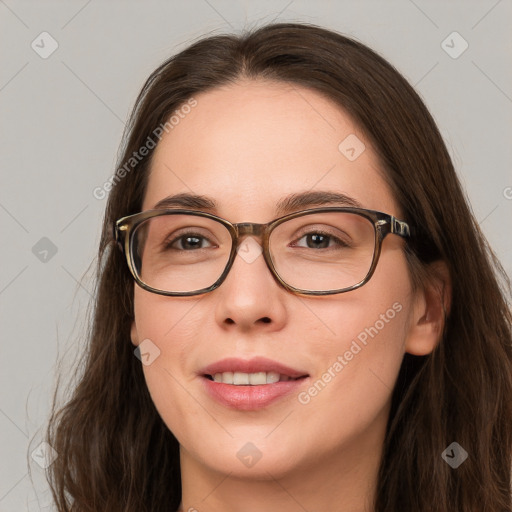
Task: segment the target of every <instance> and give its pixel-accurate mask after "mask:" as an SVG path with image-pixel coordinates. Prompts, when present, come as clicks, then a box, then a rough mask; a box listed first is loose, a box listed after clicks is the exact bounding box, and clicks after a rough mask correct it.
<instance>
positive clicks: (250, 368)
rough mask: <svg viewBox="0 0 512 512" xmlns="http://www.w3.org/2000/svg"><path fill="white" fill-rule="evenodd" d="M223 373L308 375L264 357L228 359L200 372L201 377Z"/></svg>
mask: <svg viewBox="0 0 512 512" xmlns="http://www.w3.org/2000/svg"><path fill="white" fill-rule="evenodd" d="M224 372H242V373H258V372H277V373H279V374H280V375H286V376H288V377H291V378H293V379H295V378H297V377H303V376H307V375H308V373H307V372H305V371H301V370H297V369H295V368H290V367H289V366H286V365H284V364H281V363H278V362H277V361H272V360H271V359H267V358H266V357H254V358H253V359H249V360H245V359H238V358H235V357H229V358H227V359H222V360H220V361H217V362H215V363H212V364H209V365H208V366H206V367H204V368H203V369H202V370H201V371H200V373H201V374H202V375H215V374H216V373H224Z"/></svg>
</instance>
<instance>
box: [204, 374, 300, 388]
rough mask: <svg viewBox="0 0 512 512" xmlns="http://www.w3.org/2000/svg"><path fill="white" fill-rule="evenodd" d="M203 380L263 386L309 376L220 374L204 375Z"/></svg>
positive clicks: (234, 384)
mask: <svg viewBox="0 0 512 512" xmlns="http://www.w3.org/2000/svg"><path fill="white" fill-rule="evenodd" d="M203 377H204V378H206V379H208V380H210V381H213V382H219V383H222V384H231V385H233V386H264V385H268V384H275V383H276V382H288V381H295V380H302V379H305V378H307V377H309V375H301V376H300V377H291V376H289V375H284V374H280V373H278V372H272V371H271V372H255V373H244V372H222V373H215V374H212V375H210V374H204V375H203Z"/></svg>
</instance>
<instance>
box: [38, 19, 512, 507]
mask: <svg viewBox="0 0 512 512" xmlns="http://www.w3.org/2000/svg"><path fill="white" fill-rule="evenodd" d="M241 78H246V79H263V80H272V81H276V80H277V81H280V82H285V83H289V84H296V85H298V86H303V87H308V88H311V89H313V90H315V91H317V92H319V93H322V94H323V95H325V96H326V97H328V98H329V99H330V100H332V101H333V102H335V103H336V104H338V105H339V106H340V107H341V108H342V109H344V111H345V112H347V113H348V114H349V115H350V116H351V117H352V119H353V120H354V121H355V122H356V123H357V124H358V125H359V126H360V128H361V129H362V130H363V132H364V133H365V135H366V136H367V137H368V140H370V141H371V143H372V144H373V146H374V148H375V149H376V150H377V154H378V157H379V159H380V164H381V166H382V168H383V169H385V175H386V179H387V180H388V182H389V184H390V185H391V190H393V192H394V198H395V200H396V201H397V204H398V205H399V206H400V209H401V213H402V215H403V217H404V220H406V221H407V222H409V223H410V224H411V225H412V226H413V227H414V230H415V231H414V237H413V239H412V240H411V243H410V244H408V246H407V247H408V248H407V258H408V263H409V268H410V271H411V277H412V280H413V283H415V285H417V286H421V285H422V283H424V282H425V280H426V279H427V280H428V279H429V272H430V271H431V267H432V266H431V265H429V264H430V263H432V262H435V261H437V260H443V261H444V262H446V264H447V266H448V269H449V272H450V277H451V282H452V303H451V309H450V313H449V315H448V316H447V318H446V322H445V329H444V332H443V336H442V339H441V341H440V343H439V344H438V346H437V347H436V349H435V350H434V351H433V352H432V353H431V354H429V355H428V356H422V357H418V356H412V355H409V354H406V355H405V357H404V360H403V362H402V366H401V370H400V374H399V377H398V380H397V382H396V385H395V388H394V391H393V398H392V408H391V412H390V416H389V421H388V425H387V433H386V439H385V444H384V452H383V457H382V460H381V465H380V470H379V478H378V487H377V493H376V501H375V510H376V511H377V512H384V511H388V512H397V511H407V512H408V511H412V510H414V511H416V512H427V511H431V512H440V511H446V512H448V511H449V512H452V511H453V512H481V511H483V510H485V511H486V512H498V511H499V512H504V511H508V512H511V511H512V504H511V463H512V404H511V398H512V341H511V338H512V336H511V312H510V310H509V309H508V307H507V303H506V299H505V297H506V296H508V295H509V294H510V283H509V281H508V278H507V276H506V274H505V272H504V271H503V269H502V268H501V266H500V264H499V262H498V261H497V259H496V257H495V255H494V253H493V252H492V250H491V249H490V248H489V246H488V244H487V242H486V240H485V238H484V236H483V235H482V233H481V231H480V229H479V227H478V224H477V223H476V222H475V219H474V218H473V215H472V213H471V210H470V208H469V206H468V202H467V200H466V198H465V195H464V193H463V191H462V189H461V186H460V184H459V181H458V179H457V176H456V173H455V170H454V167H453V164H452V162H451V159H450V157H449V154H448V151H447V149H446V147H445V144H444V142H443V139H442V137H441V135H440V133H439V131H438V129H437V127H436V125H435V122H434V121H433V119H432V117H431V115H430V114H429V112H428V110H427V108H426V107H425V105H424V104H423V102H422V101H421V99H420V97H419V96H418V94H417V93H416V92H415V91H414V90H413V88H412V87H411V86H410V85H409V84H408V83H407V81H406V80H405V79H404V78H403V77H402V76H401V75H400V73H399V72H398V71H397V70H396V69H395V68H394V67H392V66H391V65H390V64H389V63H388V62H387V61H385V60H384V59H383V58H382V57H380V56H379V55H378V54H377V53H375V52H374V51H372V50H371V49H369V48H368V47H366V46H365V45H363V44H361V43H359V42H357V41H356V40H354V39H351V38H347V37H344V36H342V35H340V34H338V33H335V32H333V31H329V30H325V29H323V28H320V27H317V26H314V25H311V24H291V23H290V24H288V23H280V24H271V25H266V26H263V27H260V28H257V29H254V30H251V31H247V32H244V33H243V34H242V35H240V36H238V35H218V36H210V37H207V38H204V39H202V40H199V41H196V42H194V43H193V44H191V45H190V46H189V47H188V48H186V49H185V50H184V51H182V52H181V53H179V54H177V55H175V56H173V57H171V58H170V59H168V60H167V61H166V62H164V63H163V64H162V65H161V66H159V67H158V69H156V70H155V71H154V72H153V73H152V74H151V76H150V77H149V78H148V80H147V81H146V83H145V85H144V87H143V89H142V91H141V93H140V95H139V96H138V98H137V100H136V103H135V106H134V108H133V111H132V114H131V117H130V119H129V122H128V124H127V129H126V132H125V135H124V139H123V141H124V142H123V145H122V148H121V151H120V154H119V162H118V164H119V167H120V166H122V165H123V164H124V163H125V162H126V161H127V160H128V159H129V158H130V156H131V155H132V154H133V153H134V152H136V151H138V150H139V148H141V147H142V146H144V145H145V144H146V141H147V138H148V137H149V136H150V135H151V134H152V133H153V131H154V130H155V128H157V127H158V126H161V125H163V124H164V123H165V122H166V121H167V120H168V119H169V118H170V116H171V115H172V114H173V112H174V111H175V110H176V109H178V108H179V107H180V106H181V105H184V104H185V103H186V102H187V100H189V99H190V98H192V97H193V96H194V95H197V94H199V93H201V92H205V91H208V90H210V89H212V88H215V87H217V86H220V85H226V84H230V83H236V82H237V81H239V80H240V79H241ZM151 154H152V152H150V153H149V154H148V155H147V156H146V157H144V158H143V159H142V160H141V161H140V162H138V163H137V165H136V166H135V167H134V168H133V169H132V170H130V171H129V172H126V173H125V174H126V175H125V176H123V177H122V179H118V180H117V181H116V182H115V184H114V186H113V188H112V191H111V193H110V195H109V198H108V205H107V208H106V213H105V218H104V224H103V233H102V238H101V244H100V248H99V258H98V262H99V263H98V269H97V290H96V296H95V303H94V310H93V318H92V321H91V324H90V332H89V333H88V340H89V341H88V345H87V346H86V351H85V352H84V358H83V360H82V362H81V364H80V366H79V368H77V375H78V376H79V377H78V384H77V386H76V388H74V389H73V392H72V395H71V397H70V398H69V400H68V401H67V403H66V404H65V405H64V406H62V407H60V408H57V406H56V400H55V398H54V403H53V408H52V415H51V418H50V421H49V425H48V430H47V442H48V443H50V444H51V445H52V446H53V448H54V449H55V450H56V451H57V452H58V454H59V456H58V458H57V459H56V461H55V462H54V463H53V465H52V466H51V467H50V484H51V488H52V493H53V496H54V500H55V502H56V503H57V506H58V511H59V512H65V511H73V512H86V511H88V512H100V511H109V512H117V511H119V512H120V511H125V512H143V511H147V512H160V511H162V512H163V511H166V512H169V511H173V510H175V509H177V507H178V505H179V503H180V500H181V481H180V466H179V446H178V442H177V440H176V438H175V437H174V436H173V434H172V433H171V432H170V431H169V429H168V428H167V426H166V425H165V424H164V422H163V421H162V419H161V418H160V416H159V414H158V412H157V410H156V409H155V406H154V404H153V402H152V400H151V397H150V395H149V392H148V390H147V386H146V383H145V380H144V376H143V372H142V369H141V364H140V361H139V360H138V359H137V358H136V357H134V353H133V348H134V347H133V345H132V344H131V342H130V325H131V322H132V320H133V287H134V282H133V279H132V277H131V275H130V273H129V271H128V268H127V265H126V262H125V260H124V257H123V254H122V253H121V251H119V250H118V249H117V247H115V243H114V241H113V235H112V226H113V223H114V221H115V220H117V219H118V218H120V217H122V216H125V215H129V214H132V213H136V212H139V211H140V210H141V205H142V200H143V197H144V192H145V187H146V180H147V176H148V169H149V166H150V160H151ZM454 441H456V442H457V443H459V444H460V445H461V446H462V447H463V448H464V449H465V450H466V451H467V452H468V454H469V456H468V459H467V460H466V461H465V462H464V463H463V464H462V465H460V466H459V467H458V468H457V469H452V468H451V467H450V466H449V465H448V464H447V463H446V462H445V461H444V460H443V458H442V457H441V454H442V452H443V451H444V450H445V448H446V447H447V446H448V445H450V444H451V443H452V442H454Z"/></svg>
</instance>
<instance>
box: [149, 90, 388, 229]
mask: <svg viewBox="0 0 512 512" xmlns="http://www.w3.org/2000/svg"><path fill="white" fill-rule="evenodd" d="M194 99H195V100H196V102H197V104H196V105H195V106H194V107H193V108H190V109H187V113H186V114H185V113H181V115H179V116H177V117H175V118H174V120H176V119H179V122H177V123H176V122H175V123H174V124H173V125H172V129H170V130H169V131H168V132H167V133H164V135H163V137H162V138H161V140H160V142H159V143H158V145H157V147H156V149H155V152H154V155H153V159H152V163H151V169H150V174H149V180H148V186H147V190H146V194H145V198H144V203H143V210H147V209H150V208H153V207H154V206H155V205H156V203H157V202H159V201H161V200H162V199H163V198H165V197H167V196H169V195H174V194H180V193H188V194H196V195H204V196H210V197H212V198H214V199H215V202H216V203H217V204H218V209H217V210H216V211H215V213H217V214H218V215H221V216H223V217H225V218H227V219H228V220H231V221H233V222H241V221H242V222H243V221H252V222H266V221H268V220H270V219H271V218H273V216H274V214H275V213H276V205H277V204H278V203H279V202H280V201H281V200H282V199H283V197H285V196H289V195H291V194H294V193H300V192H306V191H316V190H318V191H332V192H337V193H342V194H345V195H347V196H350V197H352V198H354V199H355V200H356V201H358V202H359V203H361V204H362V205H363V206H364V207H366V208H370V209H376V210H382V211H386V212H388V213H394V214H397V213H398V212H397V207H396V205H395V203H394V201H393V198H392V195H391V192H390V190H389V188H388V186H387V185H386V183H385V181H384V179H383V174H382V173H383V170H382V169H381V168H380V165H379V162H378V159H377V157H376V155H375V152H374V150H373V148H372V147H371V144H370V141H369V140H367V139H366V137H365V136H364V134H363V133H362V132H361V130H360V129H359V127H358V126H357V125H356V124H355V123H354V122H353V121H352V120H351V118H350V117H349V116H348V115H347V114H346V113H345V112H344V111H343V110H342V109H341V108H340V107H339V106H338V105H336V104H335V103H334V102H332V101H330V100H329V99H327V98H325V97H324V96H323V95H321V94H320V93H318V92H316V91H313V90H311V89H309V88H305V87H300V86H298V85H295V84H285V83H280V82H267V81H243V82H239V83H236V84H230V85H229V86H224V87H220V88H216V89H212V90H211V91H207V92H203V93H200V94H198V95H196V96H194ZM347 150H348V151H347ZM354 156H355V157H356V158H354Z"/></svg>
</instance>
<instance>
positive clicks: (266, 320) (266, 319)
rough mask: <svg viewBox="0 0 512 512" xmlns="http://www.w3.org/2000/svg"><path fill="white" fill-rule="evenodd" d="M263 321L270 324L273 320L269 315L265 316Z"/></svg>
mask: <svg viewBox="0 0 512 512" xmlns="http://www.w3.org/2000/svg"><path fill="white" fill-rule="evenodd" d="M261 321H262V322H263V323H265V324H269V323H270V322H271V320H270V318H269V317H268V316H264V317H263V318H262V319H261Z"/></svg>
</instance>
